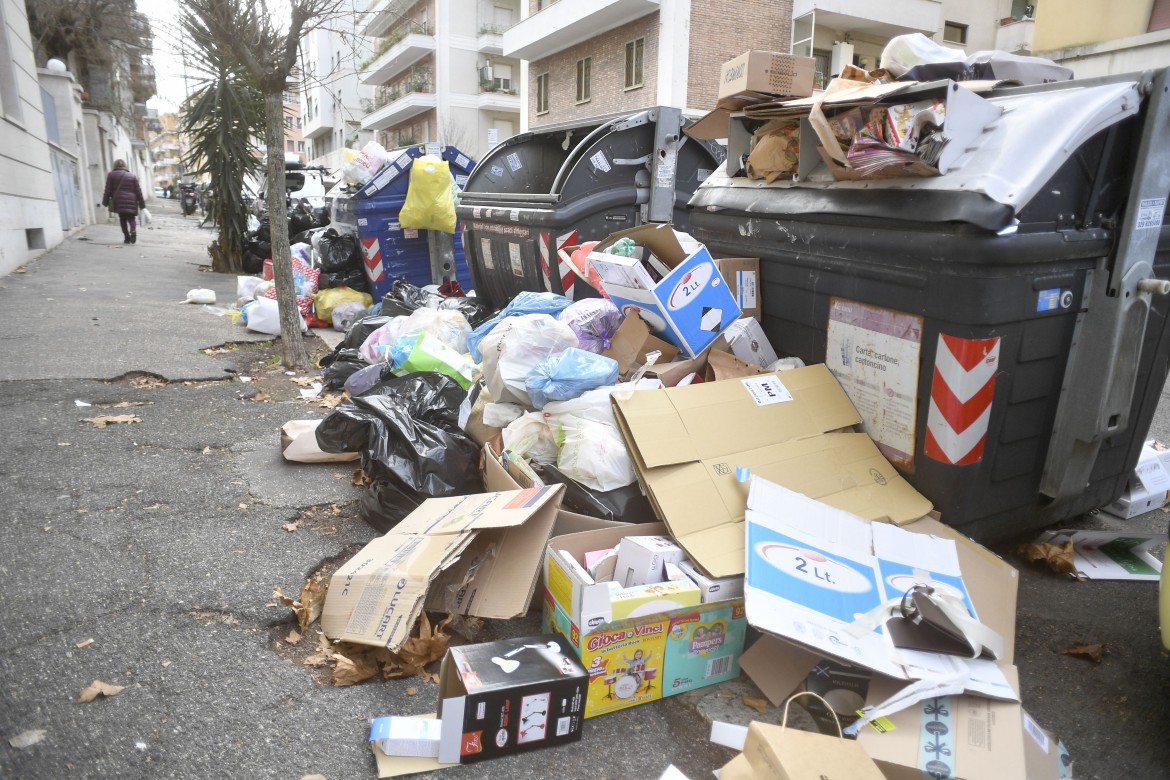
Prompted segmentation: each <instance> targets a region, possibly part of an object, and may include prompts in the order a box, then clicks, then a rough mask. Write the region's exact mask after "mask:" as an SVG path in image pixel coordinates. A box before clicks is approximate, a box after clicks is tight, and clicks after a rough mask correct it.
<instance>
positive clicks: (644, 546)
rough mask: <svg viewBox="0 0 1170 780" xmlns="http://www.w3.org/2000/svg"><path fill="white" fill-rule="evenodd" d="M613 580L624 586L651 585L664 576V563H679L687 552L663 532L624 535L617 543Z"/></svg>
mask: <svg viewBox="0 0 1170 780" xmlns="http://www.w3.org/2000/svg"><path fill="white" fill-rule="evenodd" d="M617 551H618V555H617V563H616V564H615V568H614V577H613V579H614V582H616V583H618V584H619V585H621V586H622V587H623V588H628V587H631V586H633V585H652V584H654V583H656V582H662V581H664V580H665V579H666V571H665V564H667V563H678V562H679V561H681V560H682V559H683V558H684V557H685V556H686V554H685V553H684V552H683V550H682V548H681V547H679V546H678V545H677V544H675V543H674V541H673V540H672V539H670V538H668V537H665V536H627V537H626V538H624V539H622V541H621V543H620V544H618V546H617Z"/></svg>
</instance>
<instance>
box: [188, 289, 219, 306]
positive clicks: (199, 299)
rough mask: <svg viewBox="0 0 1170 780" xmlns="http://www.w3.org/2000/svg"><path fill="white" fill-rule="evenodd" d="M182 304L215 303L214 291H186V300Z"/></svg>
mask: <svg viewBox="0 0 1170 780" xmlns="http://www.w3.org/2000/svg"><path fill="white" fill-rule="evenodd" d="M183 303H204V304H206V303H215V290H208V289H206V288H202V287H199V288H196V289H194V290H188V291H187V299H186V300H185V301H183Z"/></svg>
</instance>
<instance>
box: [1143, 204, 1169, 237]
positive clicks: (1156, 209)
mask: <svg viewBox="0 0 1170 780" xmlns="http://www.w3.org/2000/svg"><path fill="white" fill-rule="evenodd" d="M1165 210H1166V199H1165V198H1145V199H1144V200H1142V202H1141V205H1140V206H1138V219H1137V229H1138V230H1145V229H1146V228H1156V227H1161V226H1162V214H1163V212H1165Z"/></svg>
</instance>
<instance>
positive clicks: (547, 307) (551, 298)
mask: <svg viewBox="0 0 1170 780" xmlns="http://www.w3.org/2000/svg"><path fill="white" fill-rule="evenodd" d="M571 303H572V301H571V300H569V299H568V298H566V297H565V296H563V295H557V294H556V293H538V292H522V293H518V294H517V295H516V297H515V298H513V299H512V300H511V301H510V302H509V303H508V305H507V306H505V307H504V308H503V309H501V310H500V313H499V314H497V315H496V316H495V317H492V318H491V319H490V320H488V321H487V322H485V323H483V324H482V325H480V326H479V327H478V328H476V329H475V330H473V331H471V335H470V336H468V337H467V351H468V352H470V353H471V356H472V357H473V358H475V362H476V363H479V362H481V361H483V355H482V354H480V351H479V345H480V342H482V341H483V340H484V338H485V337H486V336H487V334H489V333H491V332H492V328H494V327H496V326H497V325H499V324H500V323H501V322H503V321H504V319H505V318H507V317H518V316H520V315H522V314H547V315H549V316H550V317H556V316H557V315H558V314H560V313H561V312H562V311H564V310H565V307H567V306H568V305H569V304H571Z"/></svg>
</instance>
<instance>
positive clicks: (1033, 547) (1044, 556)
mask: <svg viewBox="0 0 1170 780" xmlns="http://www.w3.org/2000/svg"><path fill="white" fill-rule="evenodd" d="M1019 551H1020V552H1021V553H1023V554H1024V555H1026V556H1027V558H1028V562H1029V563H1037V562H1040V561H1043V562H1044V563H1047V564H1048V565H1049V566H1050V567H1051V568H1052V570H1053V571H1056V572H1059V573H1060V574H1067V575H1069V576H1070V577H1075V578H1076V579H1082V578H1081V577H1080V576H1079V575H1078V574H1077V565H1076V563H1075V562H1074V558H1075V557H1076V553H1075V551H1074V550H1073V543H1072V541H1071V540H1069V541H1066V542H1063V543H1061V544H1056V543H1053V542H1033V543H1032V544H1022V545H1020V547H1019Z"/></svg>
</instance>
